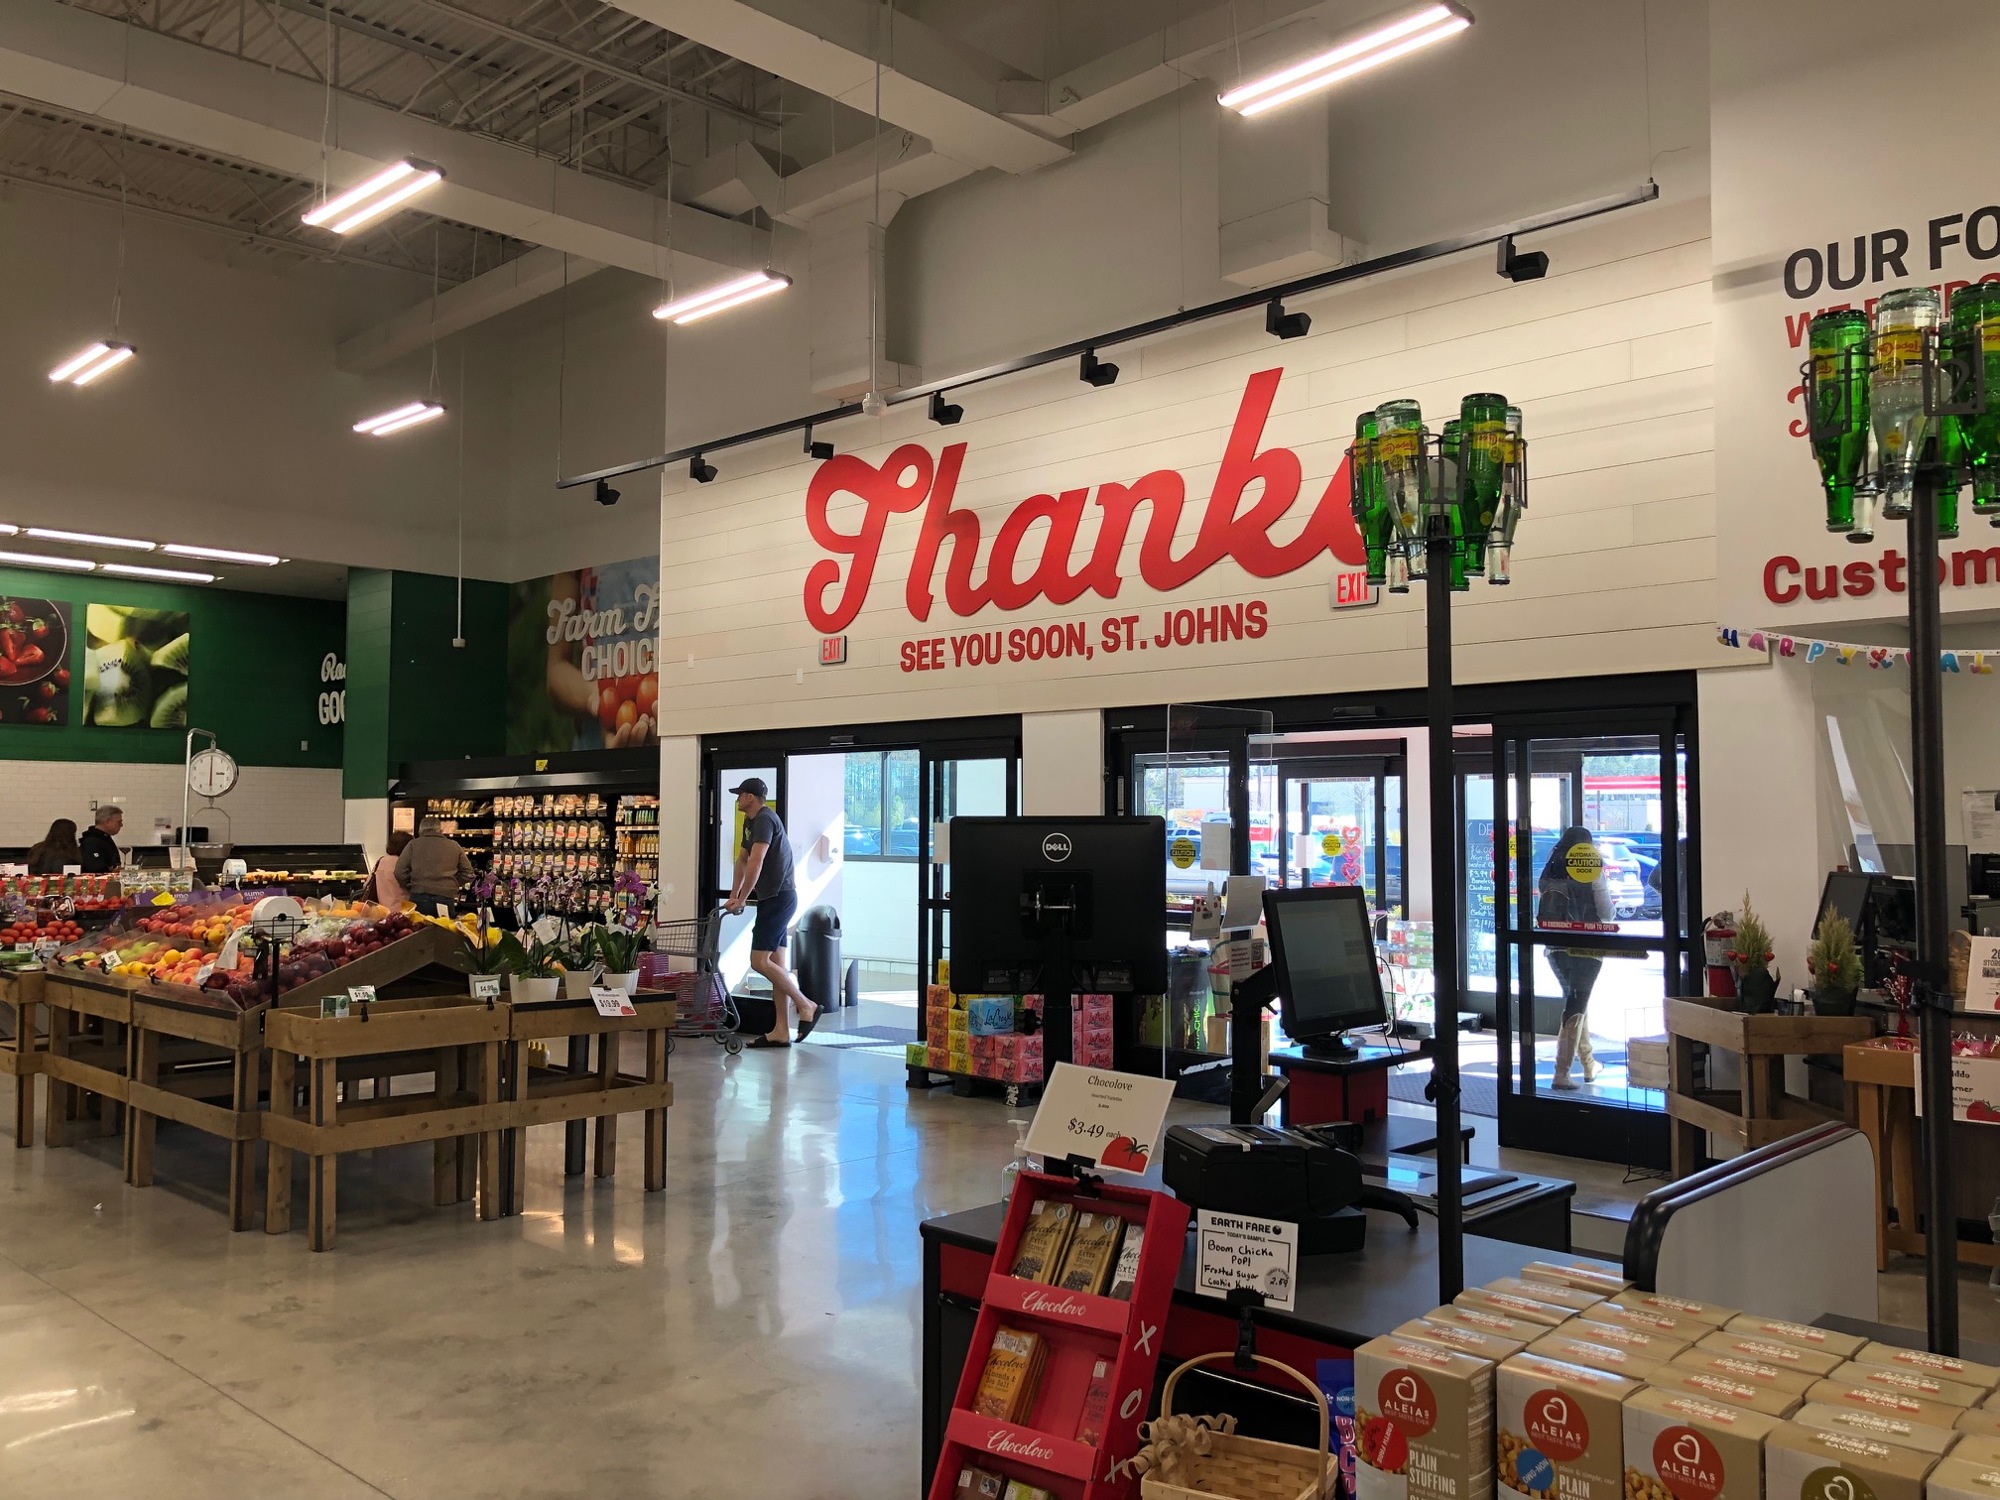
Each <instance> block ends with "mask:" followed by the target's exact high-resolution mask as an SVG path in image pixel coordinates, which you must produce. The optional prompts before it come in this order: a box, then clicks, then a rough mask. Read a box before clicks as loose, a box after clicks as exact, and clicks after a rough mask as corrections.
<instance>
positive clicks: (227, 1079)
mask: <svg viewBox="0 0 2000 1500" xmlns="http://www.w3.org/2000/svg"><path fill="white" fill-rule="evenodd" d="M177 991H179V992H180V994H182V995H186V996H189V997H191V996H192V995H193V993H194V992H192V991H182V990H181V987H180V986H177V985H154V986H151V987H149V988H145V989H138V990H134V991H133V993H132V1016H131V1026H132V1029H131V1042H130V1046H129V1048H128V1055H129V1062H130V1076H129V1078H128V1081H127V1085H126V1104H127V1109H126V1116H125V1180H126V1181H127V1182H128V1183H130V1184H131V1185H132V1186H133V1187H151V1186H152V1185H153V1138H154V1134H155V1131H156V1127H157V1126H158V1123H159V1122H160V1121H161V1120H163V1119H165V1120H172V1121H175V1122H176V1123H178V1124H181V1125H191V1126H193V1127H194V1128H195V1129H196V1130H200V1131H204V1132H206V1133H207V1134H209V1135H212V1136H217V1137H219V1138H221V1139H222V1140H224V1141H227V1142H228V1143H229V1227H230V1228H231V1229H235V1230H244V1229H251V1228H254V1227H255V1225H256V1200H257V1141H258V1139H259V1137H260V1136H261V1135H262V1134H263V1130H262V1112H261V1111H260V1110H259V1109H258V1107H257V1100H258V1096H259V1095H260V1093H261V1092H262V1088H263V1077H264V1013H263V1009H262V1007H258V1008H255V1009H251V1010H246V1011H241V1012H237V1011H233V1010H228V1009H219V1008H217V1007H216V1006H213V1005H206V1004H203V1003H201V1002H200V1001H198V1000H194V999H192V998H179V997H177V995H176V992H177ZM218 1064H219V1065H221V1066H216V1065H218ZM225 1068H226V1070H227V1071H225ZM183 1069H186V1071H182V1070H183Z"/></svg>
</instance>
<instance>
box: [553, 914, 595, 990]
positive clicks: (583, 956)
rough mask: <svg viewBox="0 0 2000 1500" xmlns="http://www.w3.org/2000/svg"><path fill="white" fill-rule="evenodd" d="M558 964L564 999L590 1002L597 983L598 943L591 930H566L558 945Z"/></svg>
mask: <svg viewBox="0 0 2000 1500" xmlns="http://www.w3.org/2000/svg"><path fill="white" fill-rule="evenodd" d="M556 964H557V967H559V968H560V969H561V970H562V993H563V999H565V1000H588V999H589V998H590V987H591V985H593V984H595V983H596V982H597V943H596V940H595V938H594V937H593V935H592V934H591V932H590V931H589V929H587V928H586V929H585V930H583V931H581V932H578V931H575V930H573V929H569V928H565V929H564V931H563V935H562V938H561V940H560V941H558V942H557V944H556Z"/></svg>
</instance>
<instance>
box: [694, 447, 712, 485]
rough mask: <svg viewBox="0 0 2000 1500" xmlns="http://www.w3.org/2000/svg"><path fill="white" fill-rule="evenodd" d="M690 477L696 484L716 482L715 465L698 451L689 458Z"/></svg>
mask: <svg viewBox="0 0 2000 1500" xmlns="http://www.w3.org/2000/svg"><path fill="white" fill-rule="evenodd" d="M688 478H690V479H692V480H693V481H694V482H695V483H696V484H713V483H715V465H714V464H712V463H709V462H707V461H706V460H705V459H703V458H702V456H701V455H700V454H699V453H697V454H696V455H695V456H694V457H693V458H691V459H689V460H688Z"/></svg>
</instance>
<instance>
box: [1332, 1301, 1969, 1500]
mask: <svg viewBox="0 0 2000 1500" xmlns="http://www.w3.org/2000/svg"><path fill="white" fill-rule="evenodd" d="M1997 1386H2000V1367H1994V1366H1989V1365H1983V1364H1979V1363H1977V1362H1974V1361H1971V1360H1963V1359H1951V1358H1947V1357H1945V1356H1942V1355H1934V1354H1928V1353H1925V1352H1923V1351H1921V1350H1912V1349H1904V1348H1901V1347H1898V1346H1896V1345H1891V1344H1880V1343H1873V1342H1870V1341H1868V1340H1866V1339H1863V1338H1859V1337H1856V1336H1855V1335H1852V1334H1843V1333H1839V1332H1836V1331H1834V1330H1832V1329H1826V1328H1816V1327H1813V1326H1811V1325H1808V1324H1802V1323H1794V1322H1787V1321H1785V1320H1783V1319H1777V1318H1766V1317H1761V1316H1758V1315H1755V1314H1751V1313H1739V1312H1737V1311H1735V1310H1734V1309H1731V1308H1725V1307H1716V1306H1713V1305H1711V1304H1708V1303H1703V1302H1696V1301H1692V1300H1689V1299H1687V1298H1681V1297H1672V1296H1666V1295H1662V1294H1660V1293H1655V1292H1644V1291H1640V1290H1638V1289H1637V1288H1634V1287H1631V1286H1629V1285H1627V1284H1626V1283H1624V1282H1623V1281H1622V1280H1620V1279H1618V1278H1617V1276H1616V1275H1615V1273H1611V1272H1608V1271H1605V1270H1603V1269H1602V1268H1599V1267H1594V1266H1563V1265H1560V1264H1556V1263H1552V1262H1536V1263H1535V1264H1533V1265H1530V1266H1528V1267H1526V1268H1525V1269H1524V1270H1523V1271H1522V1273H1521V1275H1520V1276H1518V1277H1505V1278H1502V1279H1500V1280H1498V1281H1494V1282H1490V1283H1488V1284H1487V1285H1486V1286H1484V1287H1470V1288H1467V1289H1466V1290H1465V1291H1464V1292H1462V1293H1460V1294H1459V1296H1458V1298H1457V1299H1456V1300H1455V1301H1454V1302H1453V1304H1452V1305H1451V1306H1448V1307H1440V1308H1436V1309H1434V1310H1432V1311H1431V1312H1429V1313H1426V1314H1424V1316H1423V1317H1421V1318H1418V1319H1414V1320H1412V1321H1410V1322H1408V1323H1405V1324H1404V1325H1403V1326H1401V1327H1400V1328H1398V1329H1397V1330H1396V1331H1395V1332H1394V1333H1393V1334H1391V1335H1389V1336H1388V1337H1387V1338H1381V1339H1376V1340H1374V1341H1373V1342H1372V1343H1370V1344H1366V1345H1364V1346H1363V1347H1362V1348H1360V1349H1358V1350H1356V1351H1355V1398H1356V1403H1357V1407H1358V1417H1359V1420H1360V1429H1359V1443H1358V1446H1359V1455H1358V1456H1359V1460H1360V1468H1359V1471H1358V1472H1359V1484H1358V1487H1357V1488H1358V1495H1359V1500H1494V1497H1495V1495H1496V1493H1497V1495H1498V1497H1499V1500H1507V1492H1508V1491H1510V1490H1511V1491H1513V1492H1514V1493H1515V1494H1516V1495H1523V1496H1528V1497H1531V1500H1843V1497H1847V1500H2000V1392H1996V1390H1995V1387H1997ZM1447 1418H1449V1421H1450V1424H1451V1426H1450V1430H1449V1431H1448V1432H1447V1431H1444V1430H1443V1429H1444V1428H1445V1426H1446V1419H1447ZM1461 1432H1464V1433H1469V1434H1473V1435H1481V1436H1484V1437H1485V1440H1486V1442H1487V1446H1488V1450H1489V1451H1487V1452H1485V1453H1484V1454H1481V1453H1478V1452H1473V1451H1467V1450H1466V1448H1465V1446H1464V1444H1462V1443H1460V1442H1459V1441H1458V1434H1459V1433H1461Z"/></svg>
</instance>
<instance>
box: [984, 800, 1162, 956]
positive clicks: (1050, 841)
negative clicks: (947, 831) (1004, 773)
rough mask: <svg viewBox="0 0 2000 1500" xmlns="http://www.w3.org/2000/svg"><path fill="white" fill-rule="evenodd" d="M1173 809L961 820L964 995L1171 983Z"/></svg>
mask: <svg viewBox="0 0 2000 1500" xmlns="http://www.w3.org/2000/svg"><path fill="white" fill-rule="evenodd" d="M1166 842H1167V825H1166V820H1165V819H1163V818H1107V817H1078V818H953V819H952V820H951V836H950V848H951V984H952V988H953V989H955V990H957V991H958V992H959V993H961V994H968V995H1018V994H1022V993H1024V992H1029V991H1037V990H1045V989H1049V988H1054V987H1055V985H1054V984H1053V983H1052V982H1051V979H1050V978H1048V977H1045V975H1044V972H1043V971H1044V966H1045V965H1047V964H1049V963H1051V962H1062V963H1064V964H1066V966H1067V967H1068V969H1069V974H1068V976H1067V977H1068V979H1069V981H1070V983H1069V985H1068V987H1067V988H1068V990H1069V991H1070V992H1071V993H1076V994H1131V995H1159V994H1164V993H1165V992H1166V988H1167V868H1166V861H1165V860H1164V859H1162V858H1161V857H1160V851H1161V850H1162V849H1164V848H1165V847H1166Z"/></svg>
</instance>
